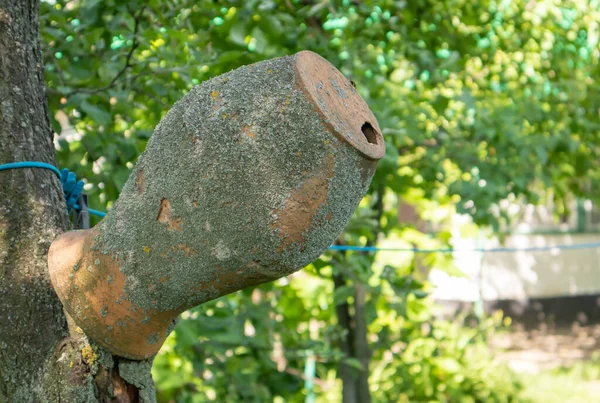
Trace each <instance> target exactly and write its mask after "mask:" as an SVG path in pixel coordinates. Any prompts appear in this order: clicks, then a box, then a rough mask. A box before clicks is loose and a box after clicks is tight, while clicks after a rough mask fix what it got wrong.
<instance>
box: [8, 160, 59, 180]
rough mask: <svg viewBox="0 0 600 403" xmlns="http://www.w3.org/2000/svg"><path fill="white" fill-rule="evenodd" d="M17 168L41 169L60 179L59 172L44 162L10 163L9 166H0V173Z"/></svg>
mask: <svg viewBox="0 0 600 403" xmlns="http://www.w3.org/2000/svg"><path fill="white" fill-rule="evenodd" d="M19 168H43V169H49V170H51V171H53V172H54V173H55V174H56V176H58V179H61V174H60V171H59V170H58V168H57V167H55V166H54V165H51V164H47V163H45V162H11V163H9V164H2V165H0V171H6V170H8V169H19Z"/></svg>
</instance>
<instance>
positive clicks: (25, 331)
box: [0, 0, 154, 402]
mask: <svg viewBox="0 0 600 403" xmlns="http://www.w3.org/2000/svg"><path fill="white" fill-rule="evenodd" d="M38 13H39V1H38V0H19V1H14V0H0V164H4V163H9V162H17V161H42V162H47V163H51V164H52V163H55V155H54V146H53V133H52V130H51V128H50V121H49V115H48V106H47V102H46V92H45V91H46V90H45V85H44V71H43V63H42V58H41V51H40V41H39V24H38ZM67 227H68V218H67V214H66V211H65V202H64V199H63V196H62V189H61V185H60V181H59V180H58V178H57V177H56V175H55V174H54V173H53V172H51V171H49V170H45V169H16V170H10V171H2V172H0V402H4V401H7V402H34V401H35V402H57V401H63V402H94V401H119V402H130V401H140V400H142V401H144V400H145V401H153V400H154V396H153V395H152V392H153V387H152V385H151V381H150V382H149V381H148V377H149V376H150V365H149V362H148V361H142V362H139V363H138V362H128V361H126V360H119V359H118V358H117V357H112V356H111V355H110V354H109V353H107V352H105V351H103V350H102V349H100V348H98V347H97V346H94V345H90V344H89V342H88V341H87V339H86V337H85V336H84V335H83V334H78V333H77V332H75V331H74V332H73V336H71V335H70V334H69V327H68V325H67V320H66V318H65V315H64V313H63V310H62V306H61V304H60V301H59V300H58V297H57V296H56V294H55V292H54V290H53V288H52V285H51V284H50V279H49V275H48V267H47V252H48V248H49V247H50V243H51V242H52V241H53V240H54V238H55V237H56V236H57V235H59V234H60V233H61V232H63V231H64V230H66V229H67ZM74 330H75V329H74ZM120 373H121V374H122V375H123V376H121V375H120ZM123 378H127V379H128V380H129V382H127V381H125V380H124V379H123ZM150 379H151V378H150ZM135 384H137V386H136V385H135ZM140 385H142V386H140ZM143 386H146V387H145V388H144V387H143Z"/></svg>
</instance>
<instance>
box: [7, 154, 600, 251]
mask: <svg viewBox="0 0 600 403" xmlns="http://www.w3.org/2000/svg"><path fill="white" fill-rule="evenodd" d="M19 168H43V169H49V170H51V171H52V172H54V173H55V174H56V176H58V178H59V179H60V182H61V184H62V187H63V192H64V194H65V200H66V202H67V211H71V210H72V209H75V210H79V209H80V207H79V206H78V205H77V200H78V199H79V196H80V195H81V192H82V191H83V181H82V180H79V181H78V180H77V178H76V176H75V174H74V173H73V172H70V171H69V170H68V169H66V168H64V169H63V170H62V171H59V170H58V168H56V167H55V166H54V165H50V164H47V163H45V162H13V163H10V164H3V165H0V171H5V170H8V169H19ZM88 212H89V213H90V214H93V215H96V216H99V217H105V216H106V213H104V212H102V211H98V210H93V209H88ZM595 248H600V242H591V243H580V244H574V245H553V246H532V247H528V248H488V249H485V248H473V249H452V248H442V249H418V248H378V247H375V246H347V245H331V246H330V247H329V250H332V251H354V252H413V253H455V252H457V253H458V252H478V253H497V252H512V253H514V252H547V251H552V250H578V249H595Z"/></svg>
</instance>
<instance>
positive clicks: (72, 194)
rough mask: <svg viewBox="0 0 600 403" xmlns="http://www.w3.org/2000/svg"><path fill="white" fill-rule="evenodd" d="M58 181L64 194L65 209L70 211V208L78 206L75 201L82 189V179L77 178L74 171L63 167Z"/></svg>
mask: <svg viewBox="0 0 600 403" xmlns="http://www.w3.org/2000/svg"><path fill="white" fill-rule="evenodd" d="M60 182H61V184H62V187H63V193H64V194H65V201H66V202H67V211H68V212H71V210H72V209H74V208H75V209H77V207H79V206H77V201H78V200H79V196H81V192H82V191H83V185H84V183H83V181H82V180H77V177H76V176H75V173H73V172H70V171H69V170H68V169H67V168H63V169H62V171H60Z"/></svg>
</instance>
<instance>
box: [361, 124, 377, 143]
mask: <svg viewBox="0 0 600 403" xmlns="http://www.w3.org/2000/svg"><path fill="white" fill-rule="evenodd" d="M360 130H361V131H362V132H363V134H364V135H365V138H366V139H367V141H368V142H369V143H371V144H377V132H376V131H375V129H373V126H371V123H369V122H365V123H364V124H363V125H362V127H361V128H360Z"/></svg>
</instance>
